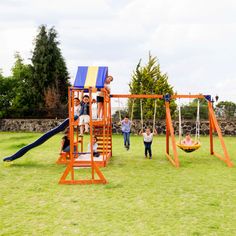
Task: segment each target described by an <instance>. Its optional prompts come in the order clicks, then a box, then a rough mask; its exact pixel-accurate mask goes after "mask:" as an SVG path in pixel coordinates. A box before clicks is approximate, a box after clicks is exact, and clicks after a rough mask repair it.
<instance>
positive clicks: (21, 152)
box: [3, 117, 78, 161]
mask: <svg viewBox="0 0 236 236" xmlns="http://www.w3.org/2000/svg"><path fill="white" fill-rule="evenodd" d="M77 118H78V117H75V120H76V119H77ZM68 125H69V118H67V119H66V120H64V121H63V122H62V123H61V124H60V125H59V126H57V127H55V128H54V129H52V130H50V131H48V132H47V133H46V134H44V135H43V136H41V137H40V138H39V139H37V140H36V141H34V142H33V143H31V144H29V145H27V146H24V147H23V148H21V149H20V150H19V151H18V152H16V153H15V154H13V155H12V156H9V157H5V158H4V159H3V161H14V160H15V159H17V158H20V157H22V156H23V155H24V154H25V153H26V152H28V151H29V150H30V149H32V148H35V147H37V146H39V145H41V144H43V143H44V142H46V141H47V140H48V139H50V138H51V137H52V136H54V135H55V134H57V133H59V132H61V131H63V130H64V129H65V128H66V127H67V126H68Z"/></svg>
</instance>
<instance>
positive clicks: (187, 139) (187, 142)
mask: <svg viewBox="0 0 236 236" xmlns="http://www.w3.org/2000/svg"><path fill="white" fill-rule="evenodd" d="M181 143H182V144H184V145H186V146H192V145H194V144H197V143H195V142H194V141H193V140H192V138H191V136H190V133H189V132H188V133H186V136H185V139H184V140H182V142H181Z"/></svg>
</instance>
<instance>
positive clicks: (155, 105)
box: [152, 99, 157, 132]
mask: <svg viewBox="0 0 236 236" xmlns="http://www.w3.org/2000/svg"><path fill="white" fill-rule="evenodd" d="M156 112H157V100H156V99H155V102H154V115H153V127H152V132H154V129H155V123H156Z"/></svg>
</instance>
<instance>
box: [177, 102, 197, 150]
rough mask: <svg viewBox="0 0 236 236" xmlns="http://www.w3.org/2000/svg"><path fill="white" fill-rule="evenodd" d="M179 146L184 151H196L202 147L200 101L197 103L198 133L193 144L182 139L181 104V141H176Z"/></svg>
mask: <svg viewBox="0 0 236 236" xmlns="http://www.w3.org/2000/svg"><path fill="white" fill-rule="evenodd" d="M176 145H177V147H179V148H180V149H182V150H183V151H184V152H187V153H190V152H194V151H196V150H197V149H199V148H200V147H201V143H200V103H199V100H198V103H197V118H196V134H195V141H194V143H193V144H192V145H187V144H185V143H183V141H182V121H181V106H180V105H179V143H176Z"/></svg>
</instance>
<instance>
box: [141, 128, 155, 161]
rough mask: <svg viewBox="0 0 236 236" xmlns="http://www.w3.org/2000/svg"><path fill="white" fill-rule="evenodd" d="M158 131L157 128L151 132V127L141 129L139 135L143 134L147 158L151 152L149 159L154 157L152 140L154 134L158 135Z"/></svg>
mask: <svg viewBox="0 0 236 236" xmlns="http://www.w3.org/2000/svg"><path fill="white" fill-rule="evenodd" d="M156 134H157V131H156V129H154V130H153V133H151V130H150V128H146V130H145V132H143V130H142V129H141V130H140V132H139V135H142V136H143V143H144V147H145V152H144V154H145V158H147V155H148V154H149V159H152V140H153V135H156Z"/></svg>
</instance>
